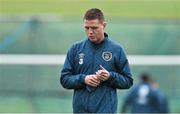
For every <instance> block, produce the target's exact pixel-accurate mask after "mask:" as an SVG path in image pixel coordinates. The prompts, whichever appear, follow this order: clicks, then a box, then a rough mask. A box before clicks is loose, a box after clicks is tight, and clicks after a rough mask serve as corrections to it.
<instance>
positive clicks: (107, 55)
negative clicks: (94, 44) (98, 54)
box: [102, 52, 112, 61]
mask: <svg viewBox="0 0 180 114" xmlns="http://www.w3.org/2000/svg"><path fill="white" fill-rule="evenodd" d="M102 58H103V59H104V60H105V61H110V60H111V59H112V53H111V52H103V53H102Z"/></svg>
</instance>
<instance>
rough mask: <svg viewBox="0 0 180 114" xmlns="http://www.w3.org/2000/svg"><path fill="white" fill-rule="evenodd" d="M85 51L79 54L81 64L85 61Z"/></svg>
mask: <svg viewBox="0 0 180 114" xmlns="http://www.w3.org/2000/svg"><path fill="white" fill-rule="evenodd" d="M84 55H85V54H84V53H80V54H79V64H80V65H82V64H83V61H84Z"/></svg>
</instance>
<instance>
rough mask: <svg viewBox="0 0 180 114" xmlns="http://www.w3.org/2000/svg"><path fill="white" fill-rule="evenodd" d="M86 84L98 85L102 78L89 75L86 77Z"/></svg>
mask: <svg viewBox="0 0 180 114" xmlns="http://www.w3.org/2000/svg"><path fill="white" fill-rule="evenodd" d="M85 84H87V85H90V86H93V87H97V86H98V85H99V84H100V80H99V79H98V78H97V76H96V75H87V76H86V77H85Z"/></svg>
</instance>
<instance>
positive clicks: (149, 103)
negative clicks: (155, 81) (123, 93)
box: [122, 83, 169, 113]
mask: <svg viewBox="0 0 180 114" xmlns="http://www.w3.org/2000/svg"><path fill="white" fill-rule="evenodd" d="M127 110H130V112H131V113H168V112H169V108H168V102H167V98H166V96H165V94H164V93H163V92H162V91H161V90H159V89H154V87H152V86H151V85H150V84H148V83H140V84H138V85H136V86H134V87H133V88H132V89H131V90H130V92H129V94H128V95H127V97H126V99H125V101H124V104H123V107H122V112H123V113H125V112H126V111H127Z"/></svg>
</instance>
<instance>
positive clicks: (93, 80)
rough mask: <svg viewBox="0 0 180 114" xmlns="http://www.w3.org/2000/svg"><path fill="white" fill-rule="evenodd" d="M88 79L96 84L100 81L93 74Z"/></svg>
mask: <svg viewBox="0 0 180 114" xmlns="http://www.w3.org/2000/svg"><path fill="white" fill-rule="evenodd" d="M90 81H92V82H94V83H97V84H99V83H100V81H99V80H98V78H97V77H95V76H93V77H92V78H91V79H90Z"/></svg>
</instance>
